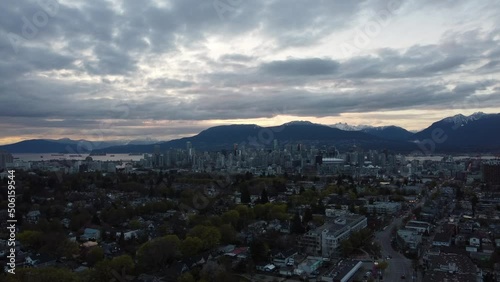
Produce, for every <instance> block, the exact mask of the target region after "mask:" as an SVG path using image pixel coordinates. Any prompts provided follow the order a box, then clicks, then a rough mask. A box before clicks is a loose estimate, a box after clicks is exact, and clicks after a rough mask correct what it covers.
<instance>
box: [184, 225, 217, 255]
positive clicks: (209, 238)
mask: <svg viewBox="0 0 500 282" xmlns="http://www.w3.org/2000/svg"><path fill="white" fill-rule="evenodd" d="M188 236H191V237H198V238H200V239H201V240H202V241H203V248H204V249H205V250H208V249H211V248H213V247H215V246H217V245H219V243H220V239H221V234H220V231H219V229H217V227H213V226H204V225H196V226H195V227H193V228H192V229H191V230H190V231H189V232H188Z"/></svg>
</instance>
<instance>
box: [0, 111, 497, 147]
mask: <svg viewBox="0 0 500 282" xmlns="http://www.w3.org/2000/svg"><path fill="white" fill-rule="evenodd" d="M343 125H346V124H343ZM441 131H442V132H441ZM433 132H434V135H433ZM436 132H437V133H440V134H441V135H442V136H443V137H442V138H444V136H446V138H445V139H446V140H444V142H434V144H433V145H434V148H431V147H432V146H431V145H428V146H430V147H428V149H427V151H429V152H424V153H435V152H436V153H437V152H467V151H470V152H487V151H495V152H498V151H500V114H484V113H476V114H473V115H471V116H464V115H456V116H452V117H448V118H445V119H443V120H440V121H437V122H435V123H433V124H432V125H431V126H429V127H428V128H426V129H424V130H422V131H420V132H417V133H412V132H409V131H407V130H405V129H404V128H401V127H397V126H384V127H365V128H362V129H360V130H340V129H338V128H334V127H332V126H326V125H321V124H315V123H311V122H308V121H294V122H289V123H286V124H283V125H281V126H272V127H261V126H258V125H254V124H250V125H249V124H235V125H222V126H215V127H211V128H208V129H206V130H203V131H201V132H200V133H199V134H197V135H195V136H192V137H185V138H180V139H175V140H171V141H167V142H157V143H153V142H155V141H154V140H143V141H141V140H134V141H109V142H89V141H85V140H76V141H75V140H70V139H59V140H42V139H37V140H26V141H22V142H19V143H15V144H10V145H4V146H0V150H6V151H8V152H11V153H76V152H78V153H85V152H87V150H88V149H89V148H91V149H92V150H93V151H94V152H101V153H152V152H153V149H154V147H155V145H158V146H159V147H160V150H161V151H162V152H164V151H165V150H168V149H171V148H186V142H188V141H189V142H191V144H192V146H193V147H194V148H195V149H196V150H223V149H232V148H233V146H234V144H238V146H246V147H247V148H249V147H254V148H268V149H269V148H272V146H273V140H278V142H279V144H280V146H283V145H285V144H288V143H292V144H297V143H302V144H307V145H315V146H317V147H318V148H319V147H321V146H323V145H328V146H330V145H334V146H336V147H337V149H339V150H341V151H346V150H349V149H351V148H352V147H353V146H358V147H361V148H363V149H365V150H370V149H376V150H380V149H388V150H393V151H399V152H410V151H411V152H413V151H415V150H418V149H419V148H420V149H421V145H422V143H420V146H419V145H418V142H422V141H423V142H424V143H425V142H427V143H428V140H432V138H433V136H434V138H435V137H436ZM441 135H439V136H441ZM438 141H442V140H438ZM117 144H118V145H117ZM87 145H91V146H87Z"/></svg>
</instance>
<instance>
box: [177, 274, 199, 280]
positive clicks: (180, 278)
mask: <svg viewBox="0 0 500 282" xmlns="http://www.w3.org/2000/svg"><path fill="white" fill-rule="evenodd" d="M177 282H196V279H194V277H193V274H191V273H190V272H186V273H183V274H182V275H181V276H179V278H177Z"/></svg>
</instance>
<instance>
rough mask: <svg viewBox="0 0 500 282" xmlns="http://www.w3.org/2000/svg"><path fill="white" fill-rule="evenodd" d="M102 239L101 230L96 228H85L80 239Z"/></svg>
mask: <svg viewBox="0 0 500 282" xmlns="http://www.w3.org/2000/svg"><path fill="white" fill-rule="evenodd" d="M100 239H101V231H100V230H98V229H94V228H85V229H84V230H83V235H82V236H80V240H83V241H89V240H92V241H97V240H100Z"/></svg>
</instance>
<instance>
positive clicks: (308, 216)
mask: <svg viewBox="0 0 500 282" xmlns="http://www.w3.org/2000/svg"><path fill="white" fill-rule="evenodd" d="M312 219H313V214H312V211H311V209H310V208H307V209H305V211H304V216H303V217H302V224H304V225H305V224H307V223H308V222H309V221H311V220H312Z"/></svg>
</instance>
